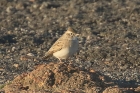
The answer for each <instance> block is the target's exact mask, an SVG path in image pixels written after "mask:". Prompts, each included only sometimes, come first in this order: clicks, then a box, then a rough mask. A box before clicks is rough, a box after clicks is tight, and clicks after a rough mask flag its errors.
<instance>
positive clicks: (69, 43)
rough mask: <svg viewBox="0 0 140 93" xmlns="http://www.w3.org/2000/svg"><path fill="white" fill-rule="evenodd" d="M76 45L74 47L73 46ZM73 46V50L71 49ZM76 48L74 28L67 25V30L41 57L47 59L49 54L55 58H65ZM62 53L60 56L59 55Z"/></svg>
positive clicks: (76, 41)
mask: <svg viewBox="0 0 140 93" xmlns="http://www.w3.org/2000/svg"><path fill="white" fill-rule="evenodd" d="M75 46H76V47H75ZM73 48H74V52H71V51H73ZM77 49H78V40H77V37H76V33H75V32H74V30H73V29H72V28H71V27H69V28H68V30H67V31H66V32H65V33H64V34H63V35H62V36H61V37H60V38H59V39H58V40H57V41H56V42H55V43H54V44H53V45H52V46H51V48H50V49H49V50H48V52H46V53H45V56H44V57H43V58H45V59H47V58H49V57H51V56H55V57H56V58H58V59H59V60H60V59H66V58H68V57H69V56H71V55H73V53H75V52H76V50H77ZM61 55H62V56H61ZM60 61H61V60H60Z"/></svg>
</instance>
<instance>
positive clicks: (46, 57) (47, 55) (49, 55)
mask: <svg viewBox="0 0 140 93" xmlns="http://www.w3.org/2000/svg"><path fill="white" fill-rule="evenodd" d="M51 56H52V53H50V52H47V53H45V56H43V57H42V59H43V60H46V59H48V58H49V57H51Z"/></svg>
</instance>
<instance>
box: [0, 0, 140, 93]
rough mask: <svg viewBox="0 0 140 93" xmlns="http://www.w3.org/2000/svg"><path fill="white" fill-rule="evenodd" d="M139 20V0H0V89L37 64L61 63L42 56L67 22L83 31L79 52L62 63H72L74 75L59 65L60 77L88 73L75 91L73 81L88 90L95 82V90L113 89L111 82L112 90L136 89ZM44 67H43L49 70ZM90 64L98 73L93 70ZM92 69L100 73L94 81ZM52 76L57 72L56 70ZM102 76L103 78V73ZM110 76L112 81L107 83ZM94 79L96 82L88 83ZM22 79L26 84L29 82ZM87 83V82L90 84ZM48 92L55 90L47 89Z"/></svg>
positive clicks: (139, 87)
mask: <svg viewBox="0 0 140 93" xmlns="http://www.w3.org/2000/svg"><path fill="white" fill-rule="evenodd" d="M139 24H140V1H139V0H133V1H132V0H0V87H1V89H2V90H1V91H3V89H6V87H7V86H8V85H9V86H12V84H13V83H12V82H14V81H16V80H20V79H21V78H18V77H20V76H21V77H22V76H23V75H24V73H26V75H25V76H24V77H25V78H27V79H28V75H30V74H32V73H34V72H35V73H40V72H41V71H43V70H41V71H40V69H39V68H36V67H38V65H44V69H45V68H46V66H47V67H48V65H49V64H50V62H53V64H56V66H58V67H59V64H60V63H59V62H58V60H57V59H56V58H54V57H52V58H50V59H49V60H47V61H44V60H41V59H40V58H41V57H42V56H44V53H45V52H46V51H47V50H48V49H49V48H50V47H51V45H52V44H53V43H54V42H55V41H56V40H57V39H58V38H59V37H60V36H61V35H62V34H63V33H64V32H65V31H66V30H67V27H69V26H71V27H73V28H74V29H75V30H76V31H77V33H80V34H81V35H80V36H79V51H78V53H77V54H75V56H73V57H71V58H69V59H68V60H67V62H64V63H63V65H65V66H66V67H67V66H68V65H69V64H72V65H74V69H75V70H74V72H73V73H75V74H73V73H72V74H71V72H69V71H67V73H65V72H64V71H63V70H61V73H62V76H65V75H66V76H67V80H64V81H63V84H66V85H67V84H68V82H67V81H69V82H76V81H74V79H71V78H75V75H77V76H81V77H85V76H86V75H87V76H93V77H92V78H84V80H85V81H83V82H84V85H83V86H82V84H83V83H78V82H76V83H77V86H78V85H79V86H81V87H78V88H82V89H79V90H77V89H76V88H77V86H75V88H73V89H74V90H75V89H76V90H77V91H80V92H81V91H82V92H87V91H86V89H92V88H93V86H94V87H99V88H97V90H98V91H96V92H95V93H102V92H104V91H107V92H106V93H109V92H108V91H113V89H112V87H113V86H117V92H116V93H139V92H140V57H139V56H140V26H139ZM52 68H54V65H53V66H52ZM52 68H51V67H50V68H49V69H50V70H49V71H52V72H53V73H55V71H54V70H53V69H52ZM76 68H78V69H80V70H78V69H76ZM46 69H47V70H48V68H46ZM46 69H45V70H44V71H47V70H46ZM90 69H93V70H94V73H96V74H97V73H98V74H99V75H98V74H97V75H95V74H94V73H93V72H92V73H91V71H90ZM36 70H38V72H37V71H36ZM64 70H65V69H64ZM78 71H79V72H78ZM80 72H82V73H85V75H84V74H81V73H80ZM64 73H65V74H64ZM93 74H94V75H95V77H98V78H96V80H93V78H94V75H93ZM37 75H38V74H37ZM39 75H40V74H39ZM55 75H56V77H57V74H55ZM31 76H32V75H31ZM104 76H105V77H107V79H106V78H105V79H104V78H101V77H104ZM35 77H37V76H35ZM41 77H42V76H41ZM46 77H47V76H46ZM99 77H100V78H99ZM108 78H109V83H110V82H111V84H110V85H108V84H107V85H106V83H105V81H108ZM33 79H34V78H33ZM54 79H57V78H54ZM80 79H81V80H82V79H83V78H79V81H80ZM12 80H13V81H12ZM87 80H88V82H86V81H87ZM21 81H22V79H21ZM50 81H51V80H50ZM9 82H10V84H9ZM93 82H94V84H91V83H93ZM99 82H100V83H99ZM20 83H21V82H20ZM95 83H97V85H96V84H95ZM98 83H99V84H98ZM6 84H8V85H6ZM18 84H19V83H18ZM21 84H22V85H23V86H24V85H25V86H26V84H28V83H26V84H25V83H23V82H22V83H21ZM47 84H48V82H47ZM53 84H58V83H53ZM85 84H87V86H85ZM90 84H91V87H89V86H88V85H90ZM25 86H24V88H26V87H27V88H26V89H23V90H26V91H27V90H29V89H30V86H26V87H25ZM55 86H56V85H55ZM60 86H63V85H62V84H60ZM31 87H32V84H31ZM51 87H52V86H51ZM66 87H69V86H66ZM66 87H65V88H64V89H65V90H66ZM86 87H87V88H86ZM45 88H46V86H45ZM57 88H60V87H57ZM31 89H32V88H31ZM41 89H42V88H41ZM110 89H112V90H110ZM120 89H124V90H125V91H122V90H120ZM7 90H8V89H7ZM9 90H10V89H9ZM95 90H96V88H95ZM42 91H48V90H43V89H42ZM49 91H54V90H53V88H50V90H49ZM114 91H116V90H114ZM114 91H113V92H114ZM119 91H120V92H119ZM91 93H92V92H91ZM104 93H105V92H104ZM110 93H112V92H110ZM114 93H115V92H114Z"/></svg>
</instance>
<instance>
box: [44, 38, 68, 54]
mask: <svg viewBox="0 0 140 93" xmlns="http://www.w3.org/2000/svg"><path fill="white" fill-rule="evenodd" d="M70 46H71V40H69V39H68V38H64V37H60V38H59V39H58V40H57V41H56V42H55V43H54V44H53V45H52V47H51V48H50V49H49V51H48V52H47V53H46V54H45V56H50V55H53V53H55V52H57V51H60V50H61V49H62V48H65V47H70Z"/></svg>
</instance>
